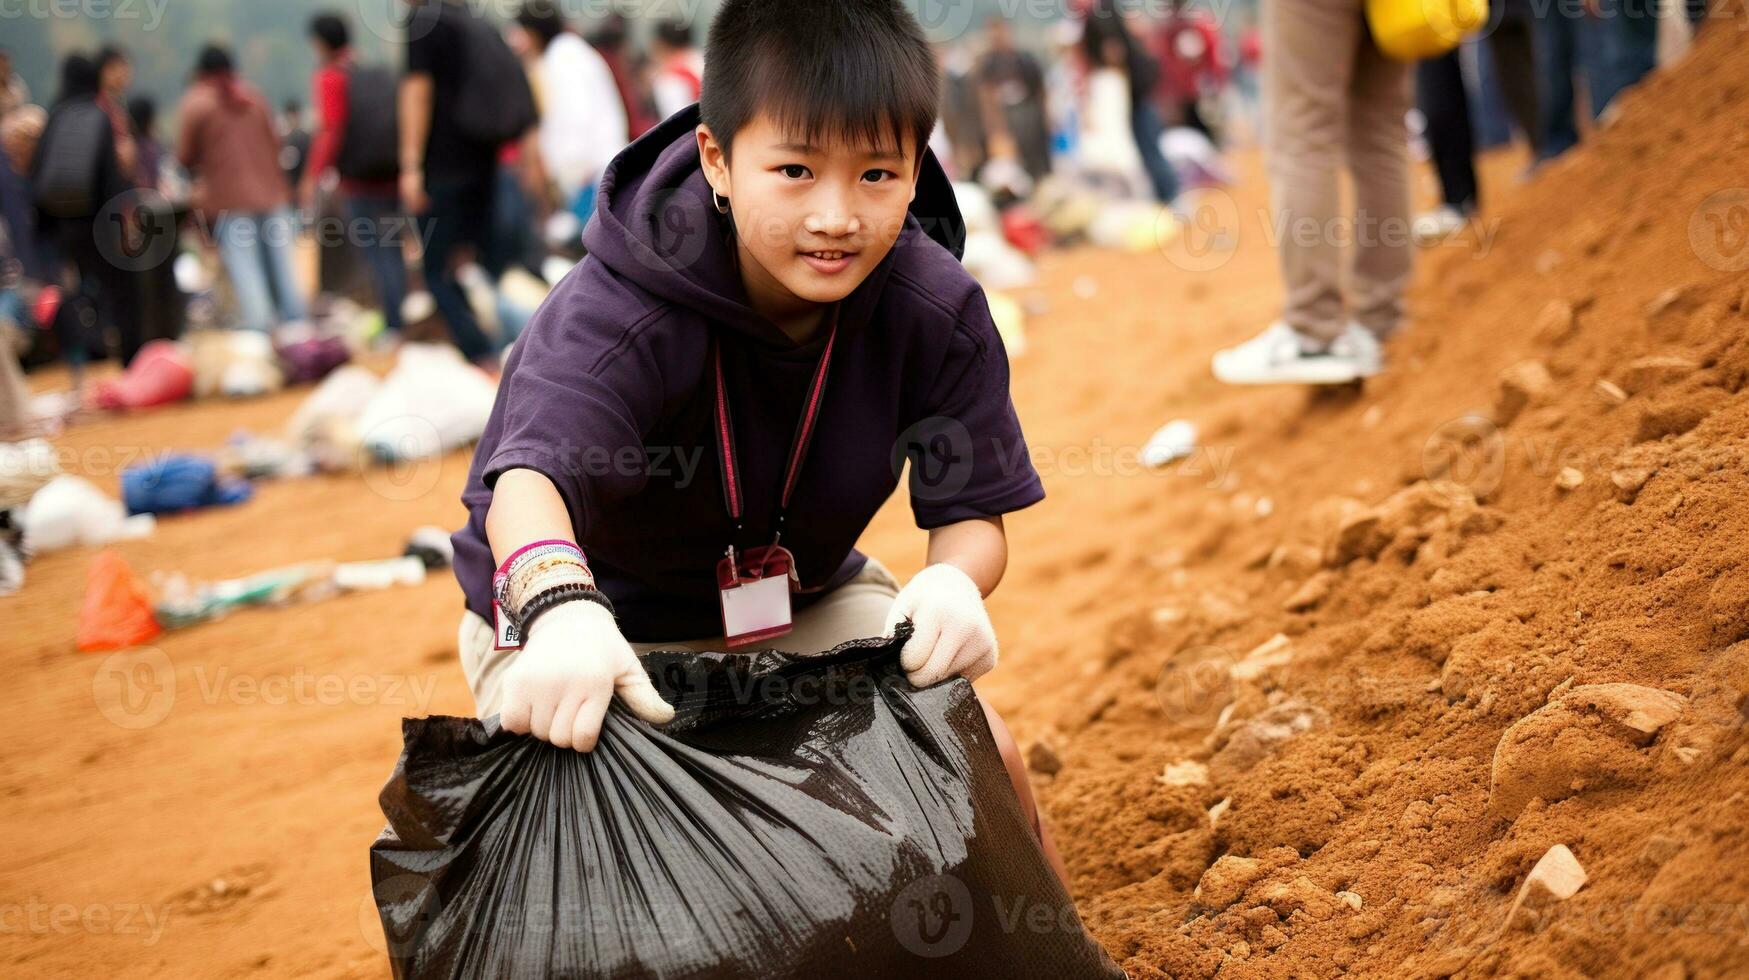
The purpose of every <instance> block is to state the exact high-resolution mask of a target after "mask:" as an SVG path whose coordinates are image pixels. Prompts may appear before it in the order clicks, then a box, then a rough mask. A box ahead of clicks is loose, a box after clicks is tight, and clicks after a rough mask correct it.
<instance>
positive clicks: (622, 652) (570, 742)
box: [498, 599, 674, 752]
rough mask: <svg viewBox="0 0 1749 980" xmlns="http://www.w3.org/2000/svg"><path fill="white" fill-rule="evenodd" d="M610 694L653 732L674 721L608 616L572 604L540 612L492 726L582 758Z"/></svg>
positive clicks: (589, 605) (591, 605)
mask: <svg viewBox="0 0 1749 980" xmlns="http://www.w3.org/2000/svg"><path fill="white" fill-rule="evenodd" d="M615 693H617V694H618V695H619V698H620V700H621V701H624V702H625V706H626V707H627V708H630V709H631V712H632V714H634V715H637V716H638V717H639V718H642V719H644V720H645V721H647V722H650V723H651V724H654V725H660V724H662V723H663V722H666V721H669V720H670V719H672V718H673V717H674V708H673V707H672V706H670V705H669V704H668V702H666V701H664V700H662V696H661V695H660V694H657V693H656V687H655V685H654V684H651V683H650V676H649V675H648V674H646V673H644V667H643V665H642V664H640V663H639V662H638V657H637V654H635V653H633V652H632V648H631V645H630V644H628V643H626V640H625V637H624V636H621V635H620V632H619V626H618V625H617V624H615V623H614V621H613V614H612V613H610V612H608V611H607V609H606V608H605V607H603V606H602V605H601V604H599V603H595V602H590V601H588V600H586V599H576V600H573V601H571V602H567V603H565V604H563V605H560V606H557V607H555V608H553V609H549V610H547V611H546V612H545V613H544V614H542V615H541V616H540V617H538V618H537V619H535V621H534V625H533V626H532V627H530V628H529V631H528V636H526V637H524V639H523V645H522V651H521V652H520V653H518V654H516V659H515V660H514V661H512V663H511V664H510V669H509V670H508V671H506V672H505V674H504V705H503V707H502V708H501V709H499V712H498V723H499V724H500V725H502V726H503V728H504V730H505V731H510V732H518V733H522V732H527V733H529V734H531V735H533V736H534V737H535V738H538V739H541V740H542V741H545V742H551V743H553V744H554V745H556V746H558V747H559V748H561V749H568V748H575V749H576V750H577V751H579V752H588V751H590V750H592V749H594V748H595V740H596V737H597V736H599V735H600V734H601V719H602V716H604V715H606V714H607V706H608V704H609V703H611V702H612V701H613V697H614V694H615Z"/></svg>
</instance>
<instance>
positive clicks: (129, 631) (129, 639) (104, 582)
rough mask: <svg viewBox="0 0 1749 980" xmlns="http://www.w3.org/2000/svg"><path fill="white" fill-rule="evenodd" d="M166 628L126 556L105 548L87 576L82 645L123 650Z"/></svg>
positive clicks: (81, 624)
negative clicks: (153, 612) (154, 612)
mask: <svg viewBox="0 0 1749 980" xmlns="http://www.w3.org/2000/svg"><path fill="white" fill-rule="evenodd" d="M162 632H164V628H163V627H162V626H159V625H158V618H157V617H156V616H155V615H153V614H152V597H151V596H150V595H149V594H147V592H146V587H145V585H144V584H143V583H141V582H140V578H139V576H137V575H135V574H134V570H133V569H132V568H130V567H128V563H127V560H126V559H124V558H122V556H121V555H120V554H117V553H116V552H115V551H104V552H101V553H99V554H98V556H97V557H96V558H95V559H93V560H92V562H91V571H90V572H88V573H86V576H85V604H84V605H83V606H81V607H80V609H79V637H78V639H79V649H81V650H86V651H91V650H121V649H125V648H127V647H131V646H137V645H139V644H141V643H144V642H146V641H147V640H150V639H151V638H152V637H154V636H157V635H158V634H159V633H162Z"/></svg>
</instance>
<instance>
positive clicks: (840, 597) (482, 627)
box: [456, 558, 899, 718]
mask: <svg viewBox="0 0 1749 980" xmlns="http://www.w3.org/2000/svg"><path fill="white" fill-rule="evenodd" d="M898 594H899V582H898V580H897V579H895V578H893V573H892V572H889V571H887V567H886V566H885V565H882V564H881V563H880V562H878V561H875V560H874V559H873V558H870V559H869V560H868V564H867V565H866V566H864V567H863V570H862V571H861V572H858V573H857V575H856V577H855V578H853V579H851V580H850V581H848V582H846V583H844V584H843V585H841V586H839V587H838V588H836V589H833V590H832V591H831V592H830V593H828V594H827V595H826V596H825V597H823V598H822V599H821V600H820V601H819V602H816V603H814V604H813V605H811V606H809V607H808V608H806V609H803V610H801V611H800V612H798V613H796V622H795V629H793V630H791V631H790V632H789V633H788V634H787V635H785V636H783V637H780V638H779V639H778V641H777V645H778V647H779V649H782V650H786V651H789V652H792V653H800V654H807V655H811V654H818V653H825V652H826V651H828V650H830V649H832V648H833V647H835V646H838V645H839V644H841V643H844V642H846V641H849V640H861V639H865V638H867V637H871V636H880V635H882V634H884V633H885V632H886V626H887V611H888V610H889V609H891V608H892V606H893V598H894V597H895V596H897V595H898ZM456 645H457V646H458V647H459V648H460V650H461V657H462V672H463V673H464V674H466V675H467V678H468V688H469V690H471V691H473V692H474V706H475V708H476V710H477V716H478V717H480V718H490V717H491V716H493V715H495V714H497V713H498V706H499V703H500V702H501V701H502V700H503V696H504V692H503V684H504V671H505V669H506V668H508V667H509V666H510V658H511V657H513V656H514V655H515V654H516V652H517V651H516V650H514V649H512V650H495V649H493V646H494V637H493V635H492V625H491V624H490V623H488V622H486V621H485V620H484V619H481V618H480V617H479V615H477V614H475V613H474V612H472V611H469V612H465V613H463V614H462V623H461V629H460V631H459V632H458V634H457V637H456ZM727 649H728V646H727V644H726V643H725V642H724V640H723V638H722V637H720V636H717V637H705V638H703V639H698V640H683V641H677V642H674V641H671V642H667V643H633V644H632V650H633V651H634V652H636V653H637V655H638V656H640V657H641V656H643V655H644V654H646V653H650V652H652V651H655V650H701V651H713V650H714V651H721V650H727Z"/></svg>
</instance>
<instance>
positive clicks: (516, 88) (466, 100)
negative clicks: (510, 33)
mask: <svg viewBox="0 0 1749 980" xmlns="http://www.w3.org/2000/svg"><path fill="white" fill-rule="evenodd" d="M455 24H456V26H457V27H458V28H459V29H460V30H461V40H462V84H461V93H460V95H458V96H457V98H456V104H455V122H456V128H457V129H459V130H461V133H462V135H463V136H465V137H467V138H468V139H469V140H472V141H473V142H475V143H480V144H483V145H486V146H494V147H496V146H502V145H503V144H505V143H508V142H510V141H511V140H513V139H516V138H518V137H520V136H521V135H522V134H523V133H526V132H528V131H529V130H530V129H532V128H533V127H534V125H535V123H536V122H538V121H539V119H540V114H539V113H538V112H537V111H536V110H535V107H534V90H533V89H532V88H530V87H529V84H528V75H527V74H526V73H524V72H523V70H522V62H521V61H520V60H519V59H518V58H517V57H516V52H514V51H511V50H510V45H508V44H506V43H504V38H503V37H502V36H500V35H499V33H498V28H497V27H496V26H495V25H494V24H493V23H492V22H491V21H489V20H486V19H485V18H483V17H466V16H463V17H458V18H456V19H455Z"/></svg>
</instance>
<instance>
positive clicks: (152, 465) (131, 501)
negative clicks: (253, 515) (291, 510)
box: [121, 455, 255, 514]
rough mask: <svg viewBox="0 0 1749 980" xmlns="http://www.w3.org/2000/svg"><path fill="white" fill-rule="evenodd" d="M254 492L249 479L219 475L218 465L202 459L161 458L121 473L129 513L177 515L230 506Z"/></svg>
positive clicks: (122, 491) (187, 456) (122, 495)
mask: <svg viewBox="0 0 1749 980" xmlns="http://www.w3.org/2000/svg"><path fill="white" fill-rule="evenodd" d="M254 493H255V488H254V487H253V486H252V485H251V484H250V483H249V481H248V480H244V479H239V478H237V477H230V476H224V475H221V474H220V473H219V469H218V465H217V464H215V463H214V462H213V461H212V460H210V459H207V458H206V457H204V456H193V455H174V456H162V457H159V458H157V459H154V460H152V461H151V462H148V463H140V464H137V465H134V466H130V467H128V468H127V469H125V470H123V471H122V474H121V497H122V502H123V503H125V504H127V508H128V513H129V514H179V513H181V512H183V511H188V510H198V509H199V508H202V507H216V506H230V505H232V504H240V503H243V502H244V501H246V500H248V499H249V498H250V497H251V496H253V495H254Z"/></svg>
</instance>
